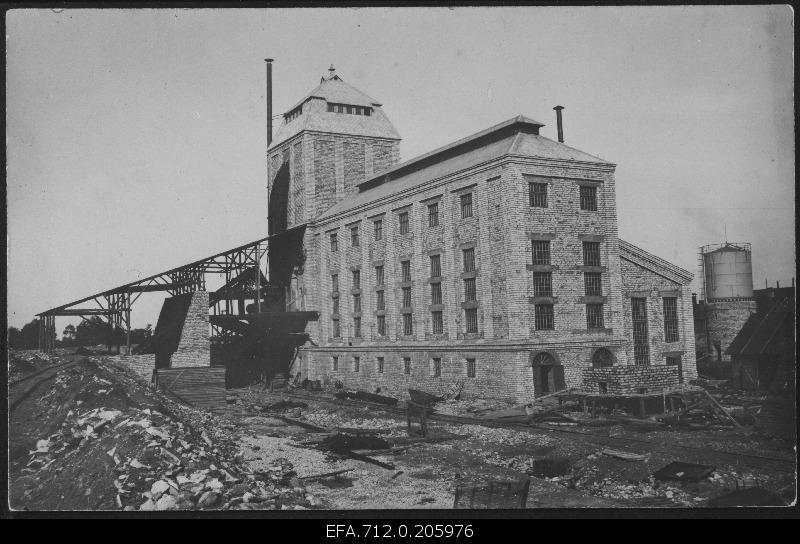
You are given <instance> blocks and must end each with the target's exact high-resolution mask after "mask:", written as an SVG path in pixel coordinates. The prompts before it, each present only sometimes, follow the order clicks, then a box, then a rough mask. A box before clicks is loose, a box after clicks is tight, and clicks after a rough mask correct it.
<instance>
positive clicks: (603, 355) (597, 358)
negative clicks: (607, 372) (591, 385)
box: [592, 348, 614, 368]
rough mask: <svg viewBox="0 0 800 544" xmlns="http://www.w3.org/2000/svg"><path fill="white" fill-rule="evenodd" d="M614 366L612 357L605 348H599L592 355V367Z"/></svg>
mask: <svg viewBox="0 0 800 544" xmlns="http://www.w3.org/2000/svg"><path fill="white" fill-rule="evenodd" d="M613 365H614V356H613V355H612V354H611V352H610V351H608V350H607V349H606V348H600V349H598V350H597V351H595V352H594V355H592V366H593V367H594V368H603V367H607V366H613Z"/></svg>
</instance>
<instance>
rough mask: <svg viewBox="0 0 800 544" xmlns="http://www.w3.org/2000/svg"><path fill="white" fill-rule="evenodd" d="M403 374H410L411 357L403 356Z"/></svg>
mask: <svg viewBox="0 0 800 544" xmlns="http://www.w3.org/2000/svg"><path fill="white" fill-rule="evenodd" d="M403 374H411V357H403Z"/></svg>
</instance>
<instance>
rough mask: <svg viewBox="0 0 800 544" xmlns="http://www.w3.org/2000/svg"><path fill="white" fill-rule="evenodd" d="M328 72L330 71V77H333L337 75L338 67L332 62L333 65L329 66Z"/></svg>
mask: <svg viewBox="0 0 800 544" xmlns="http://www.w3.org/2000/svg"><path fill="white" fill-rule="evenodd" d="M328 72H329V73H330V75H329V76H328V79H330V78H332V77H333V76H335V75H336V68H334V67H333V64H331V67H330V68H328Z"/></svg>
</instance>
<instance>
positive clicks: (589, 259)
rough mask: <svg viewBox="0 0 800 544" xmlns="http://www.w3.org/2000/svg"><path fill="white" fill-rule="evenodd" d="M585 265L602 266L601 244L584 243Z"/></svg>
mask: <svg viewBox="0 0 800 544" xmlns="http://www.w3.org/2000/svg"><path fill="white" fill-rule="evenodd" d="M583 264H584V265H586V266H600V242H584V243H583Z"/></svg>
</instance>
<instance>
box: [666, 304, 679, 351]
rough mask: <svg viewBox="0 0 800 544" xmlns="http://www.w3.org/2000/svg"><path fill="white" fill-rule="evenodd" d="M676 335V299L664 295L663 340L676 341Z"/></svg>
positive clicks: (677, 337) (677, 338)
mask: <svg viewBox="0 0 800 544" xmlns="http://www.w3.org/2000/svg"><path fill="white" fill-rule="evenodd" d="M679 339H680V338H679V335H678V299H677V298H675V297H664V342H677V341H678V340H679Z"/></svg>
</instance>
